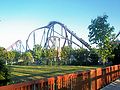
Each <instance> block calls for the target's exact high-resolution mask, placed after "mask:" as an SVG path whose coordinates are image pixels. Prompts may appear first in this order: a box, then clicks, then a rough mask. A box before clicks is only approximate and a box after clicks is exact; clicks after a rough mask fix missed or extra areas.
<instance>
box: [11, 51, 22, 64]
mask: <svg viewBox="0 0 120 90" xmlns="http://www.w3.org/2000/svg"><path fill="white" fill-rule="evenodd" d="M12 52H13V53H14V54H15V57H14V60H13V61H14V62H16V63H18V60H19V59H20V57H21V53H20V52H17V51H12Z"/></svg>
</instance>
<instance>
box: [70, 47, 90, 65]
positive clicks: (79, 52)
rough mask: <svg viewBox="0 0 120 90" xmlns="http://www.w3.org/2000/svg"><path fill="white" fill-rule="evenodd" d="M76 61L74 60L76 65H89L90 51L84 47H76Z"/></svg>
mask: <svg viewBox="0 0 120 90" xmlns="http://www.w3.org/2000/svg"><path fill="white" fill-rule="evenodd" d="M72 54H73V56H74V57H75V59H76V60H75V61H73V62H72V64H74V65H88V63H89V51H88V50H87V49H84V48H80V49H76V50H74V51H73V53H72Z"/></svg>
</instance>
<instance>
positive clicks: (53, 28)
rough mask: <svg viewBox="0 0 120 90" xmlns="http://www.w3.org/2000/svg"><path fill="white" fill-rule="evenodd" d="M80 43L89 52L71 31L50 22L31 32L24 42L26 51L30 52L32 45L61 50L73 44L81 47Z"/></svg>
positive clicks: (85, 44) (61, 25)
mask: <svg viewBox="0 0 120 90" xmlns="http://www.w3.org/2000/svg"><path fill="white" fill-rule="evenodd" d="M76 42H80V43H81V44H83V45H84V46H85V47H86V48H88V49H89V50H90V49H91V46H90V45H89V44H88V43H87V42H85V41H84V40H83V39H82V38H79V37H78V36H77V35H76V34H75V33H74V32H73V31H71V30H69V29H68V28H67V27H66V26H65V25H64V24H62V23H60V22H57V21H51V22H50V23H49V24H48V25H47V26H44V27H40V28H37V29H35V30H33V31H32V32H31V33H30V34H29V35H28V38H27V40H26V50H30V49H32V48H33V47H34V45H36V44H39V45H41V46H42V47H43V48H46V49H49V48H55V49H56V48H58V49H60V48H62V47H64V46H69V47H72V46H73V44H74V45H76V46H78V47H81V46H82V45H81V46H80V43H79V44H78V43H76Z"/></svg>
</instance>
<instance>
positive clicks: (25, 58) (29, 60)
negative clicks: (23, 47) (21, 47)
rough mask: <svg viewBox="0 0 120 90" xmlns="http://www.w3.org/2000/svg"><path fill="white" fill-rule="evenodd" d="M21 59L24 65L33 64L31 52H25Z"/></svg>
mask: <svg viewBox="0 0 120 90" xmlns="http://www.w3.org/2000/svg"><path fill="white" fill-rule="evenodd" d="M21 59H22V60H23V64H24V65H29V64H31V63H33V56H32V54H31V53H30V52H24V53H23V54H22V55H21Z"/></svg>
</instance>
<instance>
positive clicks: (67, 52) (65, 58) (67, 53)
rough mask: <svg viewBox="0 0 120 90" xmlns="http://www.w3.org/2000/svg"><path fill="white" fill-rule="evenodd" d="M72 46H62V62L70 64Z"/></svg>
mask: <svg viewBox="0 0 120 90" xmlns="http://www.w3.org/2000/svg"><path fill="white" fill-rule="evenodd" d="M71 51H72V48H71V47H69V46H64V47H63V48H62V50H61V59H62V60H63V62H64V64H70V60H69V59H70V55H71Z"/></svg>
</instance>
